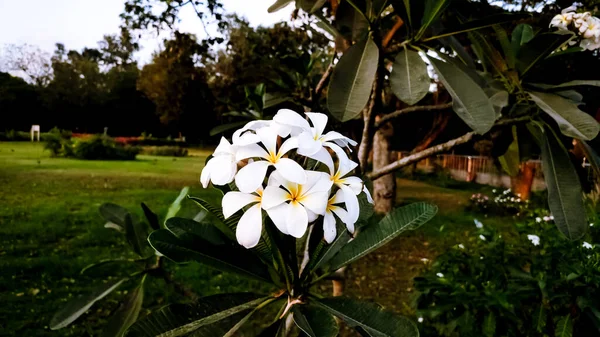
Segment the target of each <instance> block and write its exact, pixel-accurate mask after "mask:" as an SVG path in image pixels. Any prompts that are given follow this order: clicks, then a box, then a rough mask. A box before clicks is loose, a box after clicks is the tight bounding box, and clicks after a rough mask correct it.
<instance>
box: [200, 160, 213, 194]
mask: <svg viewBox="0 0 600 337" xmlns="http://www.w3.org/2000/svg"><path fill="white" fill-rule="evenodd" d="M211 162H212V158H211V159H210V160H209V161H208V162H206V165H205V166H204V168H203V169H202V173H200V183H201V184H202V187H204V188H207V187H208V184H209V183H210V173H211V170H212V167H211V166H212V165H213V164H214V163H211Z"/></svg>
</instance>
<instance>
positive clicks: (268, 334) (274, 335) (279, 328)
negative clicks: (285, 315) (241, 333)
mask: <svg viewBox="0 0 600 337" xmlns="http://www.w3.org/2000/svg"><path fill="white" fill-rule="evenodd" d="M284 326H285V319H280V320H277V321H276V322H275V323H273V324H271V325H270V326H269V327H267V328H266V329H264V330H263V331H262V332H261V333H260V334H259V335H258V336H256V337H282V336H283V332H284V330H285V329H284Z"/></svg>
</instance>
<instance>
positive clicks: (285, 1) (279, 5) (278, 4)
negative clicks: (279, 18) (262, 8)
mask: <svg viewBox="0 0 600 337" xmlns="http://www.w3.org/2000/svg"><path fill="white" fill-rule="evenodd" d="M292 2H294V0H277V1H275V3H274V4H272V5H271V6H270V7H269V9H267V11H268V12H269V13H275V12H277V11H279V10H281V9H283V8H284V7H286V6H287V5H289V4H290V3H292Z"/></svg>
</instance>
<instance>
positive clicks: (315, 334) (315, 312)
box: [292, 305, 340, 337]
mask: <svg viewBox="0 0 600 337" xmlns="http://www.w3.org/2000/svg"><path fill="white" fill-rule="evenodd" d="M292 312H293V313H294V322H295V323H296V325H297V326H298V328H300V330H302V331H303V332H304V333H305V334H307V335H308V336H309V337H335V336H337V335H338V333H339V330H340V328H339V327H338V325H337V322H336V321H335V318H334V317H333V316H331V315H330V314H329V313H328V312H327V311H325V310H323V309H321V308H319V307H316V306H312V305H301V306H294V307H292Z"/></svg>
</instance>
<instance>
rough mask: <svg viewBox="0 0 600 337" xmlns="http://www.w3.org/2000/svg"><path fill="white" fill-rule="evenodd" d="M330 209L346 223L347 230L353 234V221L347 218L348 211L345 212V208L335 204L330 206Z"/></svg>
mask: <svg viewBox="0 0 600 337" xmlns="http://www.w3.org/2000/svg"><path fill="white" fill-rule="evenodd" d="M331 211H332V212H333V213H334V214H335V215H337V216H338V218H340V220H341V221H342V222H343V223H344V224H345V225H346V228H347V229H348V232H350V233H351V234H354V222H352V221H349V220H348V212H346V210H345V209H343V208H341V207H337V206H333V207H331Z"/></svg>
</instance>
